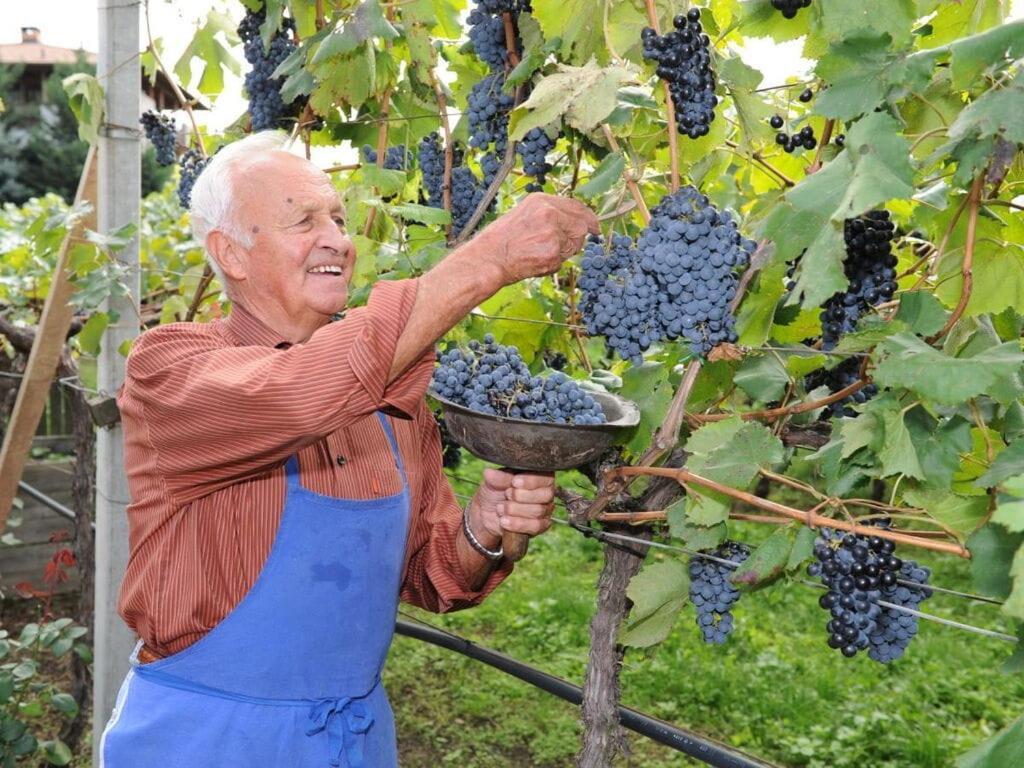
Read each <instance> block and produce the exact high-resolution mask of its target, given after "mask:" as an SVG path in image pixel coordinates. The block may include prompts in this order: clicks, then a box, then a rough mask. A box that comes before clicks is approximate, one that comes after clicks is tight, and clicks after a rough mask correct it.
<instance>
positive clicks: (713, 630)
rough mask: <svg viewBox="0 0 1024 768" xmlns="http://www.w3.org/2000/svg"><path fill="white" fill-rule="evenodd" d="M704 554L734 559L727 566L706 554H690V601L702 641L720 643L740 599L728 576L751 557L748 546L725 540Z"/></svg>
mask: <svg viewBox="0 0 1024 768" xmlns="http://www.w3.org/2000/svg"><path fill="white" fill-rule="evenodd" d="M707 554H710V555H712V556H713V557H715V558H717V559H719V560H726V561H728V562H730V563H733V565H732V566H728V565H726V564H725V563H720V562H716V561H715V560H711V559H710V558H707V557H699V556H694V557H691V558H690V602H691V603H693V607H694V608H695V609H696V611H697V626H698V627H700V631H701V634H702V635H703V636H704V642H705V643H708V644H713V645H721V644H722V643H724V642H725V641H726V639H727V638H728V637H729V633H730V632H732V629H733V618H732V607H733V606H734V605H735V604H736V601H737V600H739V599H740V591H739V590H738V589H736V587H734V586H733V584H732V581H730V578H731V577H732V574H733V572H734V571H735V570H736V567H737V566H739V565H740V564H741V563H743V562H744V561H745V560H746V559H747V558H748V557H750V548H749V547H747V546H746V545H745V544H739V543H737V542H735V541H727V542H724V543H723V544H722V545H721V546H719V547H718V548H717V549H715V550H712V551H710V552H708V553H707Z"/></svg>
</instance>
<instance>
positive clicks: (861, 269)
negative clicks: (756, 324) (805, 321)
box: [821, 210, 896, 350]
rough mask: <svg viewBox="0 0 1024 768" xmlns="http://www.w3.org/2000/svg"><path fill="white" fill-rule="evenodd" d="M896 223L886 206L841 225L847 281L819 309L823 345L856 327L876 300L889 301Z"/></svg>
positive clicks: (832, 344) (893, 277)
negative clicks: (890, 217)
mask: <svg viewBox="0 0 1024 768" xmlns="http://www.w3.org/2000/svg"><path fill="white" fill-rule="evenodd" d="M895 237H896V225H895V224H894V223H893V222H892V221H890V220H889V212H888V211H886V210H880V211H870V212H868V213H867V214H865V215H864V216H861V217H860V218H856V219H847V220H846V221H845V222H844V225H843V239H844V240H845V242H846V260H845V262H844V264H843V269H844V271H845V273H846V277H847V279H848V280H849V281H850V284H849V286H847V289H846V290H845V291H843V292H841V293H836V294H834V295H833V296H832V297H831V298H830V299H829V300H828V301H827V302H825V305H824V307H823V308H822V312H821V326H822V347H823V348H824V349H826V350H829V349H833V348H834V347H835V346H836V344H838V343H839V337H840V336H842V334H844V333H849V332H850V331H852V330H853V329H854V328H856V327H857V321H858V320H859V319H860V317H861V316H862V315H863V314H864V313H865V312H867V311H868V310H869V309H870V308H871V307H873V306H875V305H876V304H880V303H882V302H885V301H888V300H889V299H891V298H892V297H893V294H894V293H895V292H896V256H895V255H893V252H892V241H893V239H894V238H895Z"/></svg>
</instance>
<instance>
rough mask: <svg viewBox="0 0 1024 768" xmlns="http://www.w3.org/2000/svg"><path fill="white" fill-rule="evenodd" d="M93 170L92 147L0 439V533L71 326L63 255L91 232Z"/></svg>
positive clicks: (71, 289)
mask: <svg viewBox="0 0 1024 768" xmlns="http://www.w3.org/2000/svg"><path fill="white" fill-rule="evenodd" d="M97 168H98V162H97V152H96V147H95V146H92V147H90V148H89V154H88V155H86V158H85V167H84V168H83V169H82V176H81V178H80V179H79V181H78V192H77V193H76V194H75V204H76V205H78V204H80V203H82V202H86V201H88V202H90V203H92V204H93V207H92V211H91V212H90V213H88V214H87V215H86V216H84V217H82V218H80V219H78V221H76V222H75V223H74V224H73V225H72V226H71V228H70V229H69V230H68V233H67V234H66V235H65V236H64V242H63V243H62V244H61V247H60V254H59V255H58V257H57V268H56V269H55V270H54V274H53V282H52V283H51V284H50V293H49V295H48V296H47V297H46V304H45V305H43V316H42V318H40V320H39V328H38V330H37V332H36V337H35V342H34V343H33V344H32V352H31V354H29V358H28V367H26V368H25V374H24V378H23V379H22V381H21V386H20V387H19V389H18V399H17V400H16V401H15V403H14V411H13V413H11V419H10V423H9V425H8V427H7V432H6V434H5V435H4V444H3V448H2V449H0V533H2V532H3V530H4V528H5V527H6V526H7V516H8V515H9V514H10V511H11V506H12V505H13V503H14V497H15V496H16V495H17V493H18V481H19V480H21V473H22V471H23V470H24V468H25V461H26V460H27V459H28V455H29V451H30V450H31V448H32V438H33V436H34V435H35V433H36V428H37V427H38V426H39V419H40V418H41V417H42V415H43V411H44V410H45V409H46V402H47V400H48V399H49V397H50V384H51V383H52V381H53V377H54V374H55V373H56V372H57V365H58V363H59V362H60V355H61V351H62V350H63V349H64V340H65V339H66V338H67V335H68V329H69V328H70V327H71V318H72V316H73V315H74V307H72V306H71V296H72V294H73V293H74V286H73V285H72V283H71V280H69V279H68V274H67V263H68V254H69V253H70V252H71V249H72V248H73V247H74V246H76V245H80V244H85V243H86V240H85V238H84V233H85V230H86V229H93V230H95V229H96V199H97V194H96V190H97V181H96V180H97Z"/></svg>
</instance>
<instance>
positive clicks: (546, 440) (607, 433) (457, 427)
mask: <svg viewBox="0 0 1024 768" xmlns="http://www.w3.org/2000/svg"><path fill="white" fill-rule="evenodd" d="M429 394H430V396H431V397H432V398H434V399H435V400H437V401H438V402H439V403H440V404H441V407H442V410H443V412H444V420H445V423H446V424H447V425H448V432H449V434H450V435H451V437H452V439H453V440H455V442H457V443H458V444H459V445H461V446H462V447H463V448H465V449H466V450H467V451H469V452H470V453H472V454H473V455H474V456H478V457H479V458H481V459H485V460H486V461H490V462H493V463H495V464H500V465H501V466H503V467H508V468H509V469H519V470H530V471H534V472H551V471H554V470H557V469H573V468H575V467H578V466H580V465H582V464H586V463H587V462H588V461H592V460H593V459H596V458H597V457H598V456H600V455H601V453H602V452H604V450H605V449H607V448H608V447H609V446H611V445H614V444H615V443H617V442H621V441H622V440H623V439H624V437H625V435H626V433H627V432H629V430H631V429H632V428H633V427H635V426H636V425H637V424H639V423H640V409H639V408H637V407H636V404H635V403H633V402H631V401H629V400H625V399H623V398H621V397H618V396H616V395H613V394H610V393H608V392H592V391H590V390H587V394H588V395H590V396H591V397H592V398H594V400H596V401H597V402H598V403H600V404H601V408H602V409H603V410H604V413H605V416H606V417H607V419H608V421H607V422H605V423H604V424H579V425H577V424H549V423H545V422H538V421H527V420H526V419H513V418H511V417H505V416H491V415H489V414H486V413H480V412H479V411H473V410H470V409H469V408H466V407H465V406H463V405H458V404H456V403H453V402H451V401H450V400H446V399H445V398H443V397H441V396H440V395H438V394H437V393H436V392H434V391H433V390H430V391H429Z"/></svg>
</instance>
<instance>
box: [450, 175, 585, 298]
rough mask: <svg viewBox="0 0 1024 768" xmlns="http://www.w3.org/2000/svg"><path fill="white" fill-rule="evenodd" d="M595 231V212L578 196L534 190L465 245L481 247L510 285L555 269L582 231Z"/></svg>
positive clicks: (575, 247) (574, 248) (576, 247)
mask: <svg viewBox="0 0 1024 768" xmlns="http://www.w3.org/2000/svg"><path fill="white" fill-rule="evenodd" d="M600 232H601V228H600V226H599V225H598V221H597V216H595V215H594V212H593V211H591V210H590V209H589V208H588V207H587V206H585V205H584V204H583V203H581V202H579V201H578V200H572V199H570V198H567V197H558V196H557V195H547V194H544V193H542V192H533V193H531V194H529V195H527V196H526V197H525V198H524V199H523V200H522V201H521V202H520V203H519V204H518V205H516V206H515V207H514V208H513V209H512V210H510V211H508V212H507V213H505V214H504V215H502V216H500V217H499V218H498V219H497V220H496V221H494V222H493V223H492V224H491V225H490V226H488V227H487V228H486V229H484V230H483V232H481V233H480V234H479V235H477V236H476V237H475V238H474V239H473V240H471V241H470V242H469V243H468V244H467V245H466V246H464V247H466V248H473V249H474V250H480V251H482V253H481V257H482V258H483V259H485V260H487V261H489V262H490V263H491V264H492V265H493V266H495V267H497V268H498V269H499V272H500V274H501V275H502V276H503V279H504V282H505V284H506V285H510V284H512V283H515V282H518V281H519V280H522V279H524V278H527V277H540V276H542V275H550V274H552V273H554V272H557V271H558V270H559V268H560V267H561V266H562V262H564V261H565V260H566V259H568V258H570V257H571V256H573V255H574V254H577V253H579V252H580V249H582V248H583V242H584V241H585V240H586V238H587V233H590V234H593V235H597V234H600Z"/></svg>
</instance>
